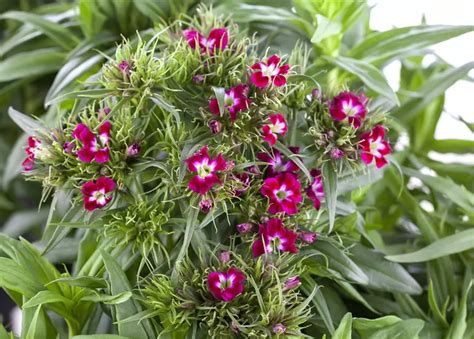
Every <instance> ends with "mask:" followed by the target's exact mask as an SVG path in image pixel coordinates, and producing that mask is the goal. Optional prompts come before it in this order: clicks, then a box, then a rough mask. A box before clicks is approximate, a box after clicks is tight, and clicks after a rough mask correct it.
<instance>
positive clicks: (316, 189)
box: [306, 169, 324, 210]
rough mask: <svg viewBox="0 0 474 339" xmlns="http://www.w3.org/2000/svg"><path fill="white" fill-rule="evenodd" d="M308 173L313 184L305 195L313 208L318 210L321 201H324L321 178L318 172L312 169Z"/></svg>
mask: <svg viewBox="0 0 474 339" xmlns="http://www.w3.org/2000/svg"><path fill="white" fill-rule="evenodd" d="M310 173H311V176H312V177H313V182H312V183H311V185H310V186H309V187H308V188H307V189H306V195H307V196H308V198H310V199H311V201H312V202H313V206H314V208H316V209H317V210H319V209H320V208H321V201H322V200H323V199H324V187H323V178H322V177H321V171H320V170H317V169H313V170H311V172H310Z"/></svg>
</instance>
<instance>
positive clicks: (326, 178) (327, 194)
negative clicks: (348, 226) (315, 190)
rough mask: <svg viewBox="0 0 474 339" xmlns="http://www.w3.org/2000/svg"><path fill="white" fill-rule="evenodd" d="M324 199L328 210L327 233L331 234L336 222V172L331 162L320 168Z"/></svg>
mask: <svg viewBox="0 0 474 339" xmlns="http://www.w3.org/2000/svg"><path fill="white" fill-rule="evenodd" d="M322 175H323V187H324V199H325V201H326V206H327V209H328V216H329V231H328V233H331V231H332V229H333V228H334V221H335V220H336V205H337V171H336V169H335V168H334V164H333V163H332V162H326V163H325V164H324V165H323V168H322Z"/></svg>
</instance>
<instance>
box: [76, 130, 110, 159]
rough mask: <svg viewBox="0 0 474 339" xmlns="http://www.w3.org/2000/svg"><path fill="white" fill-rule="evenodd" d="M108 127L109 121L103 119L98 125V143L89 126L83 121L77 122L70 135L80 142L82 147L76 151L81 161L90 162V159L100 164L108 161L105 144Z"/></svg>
mask: <svg viewBox="0 0 474 339" xmlns="http://www.w3.org/2000/svg"><path fill="white" fill-rule="evenodd" d="M110 129H111V124H110V121H105V122H104V123H103V124H102V125H101V126H100V127H99V140H100V143H99V142H98V141H97V138H96V136H95V134H94V133H92V131H91V130H90V129H89V127H87V126H86V125H85V124H83V123H80V124H78V125H77V126H76V128H75V129H74V132H73V133H72V136H73V137H74V138H75V139H77V140H79V141H80V142H81V143H82V148H81V149H79V150H78V151H77V156H78V158H79V160H81V161H83V162H92V160H95V161H96V162H97V163H100V164H102V163H105V162H107V161H109V159H110V156H109V148H108V147H107V144H108V142H109V139H110ZM101 146H103V147H101Z"/></svg>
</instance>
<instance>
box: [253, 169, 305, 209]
mask: <svg viewBox="0 0 474 339" xmlns="http://www.w3.org/2000/svg"><path fill="white" fill-rule="evenodd" d="M300 188H301V185H300V182H299V181H298V178H297V177H296V176H295V175H294V174H292V173H288V172H287V173H281V174H278V175H277V176H275V177H273V178H267V179H265V180H264V182H263V186H262V188H261V190H260V193H262V195H264V196H266V197H268V198H269V199H270V207H269V208H268V212H269V213H272V214H275V213H278V212H283V213H287V214H288V215H291V214H296V213H298V207H297V204H299V203H300V202H301V200H302V198H301V192H300Z"/></svg>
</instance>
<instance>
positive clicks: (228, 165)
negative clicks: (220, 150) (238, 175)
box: [225, 160, 235, 171]
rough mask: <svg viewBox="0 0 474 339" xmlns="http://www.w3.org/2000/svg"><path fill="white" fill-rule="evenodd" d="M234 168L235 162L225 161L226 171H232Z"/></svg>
mask: <svg viewBox="0 0 474 339" xmlns="http://www.w3.org/2000/svg"><path fill="white" fill-rule="evenodd" d="M234 167H235V161H233V160H229V161H227V164H226V168H225V170H226V171H232V170H233V169H234Z"/></svg>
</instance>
